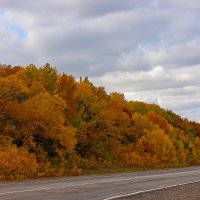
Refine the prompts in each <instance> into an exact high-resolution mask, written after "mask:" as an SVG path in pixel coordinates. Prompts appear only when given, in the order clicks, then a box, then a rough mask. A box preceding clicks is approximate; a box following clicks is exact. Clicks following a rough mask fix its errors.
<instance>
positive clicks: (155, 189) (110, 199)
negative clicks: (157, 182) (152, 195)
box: [103, 180, 200, 200]
mask: <svg viewBox="0 0 200 200" xmlns="http://www.w3.org/2000/svg"><path fill="white" fill-rule="evenodd" d="M199 182H200V180H197V181H193V182H187V183H181V184H177V185H169V186H165V187H159V188H153V189H149V190H141V191H137V192H133V193H129V194H122V195H118V196H112V197H109V198H106V199H103V200H113V199H117V198H122V197H128V196H134V195H137V194H142V193H147V192H152V191H157V190H162V189H168V188H172V187H177V186H183V185H189V184H192V183H199Z"/></svg>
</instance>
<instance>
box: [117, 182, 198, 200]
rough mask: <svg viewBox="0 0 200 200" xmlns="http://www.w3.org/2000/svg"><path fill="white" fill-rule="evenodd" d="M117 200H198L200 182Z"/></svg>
mask: <svg viewBox="0 0 200 200" xmlns="http://www.w3.org/2000/svg"><path fill="white" fill-rule="evenodd" d="M117 200H200V182H198V183H193V184H188V185H183V186H177V187H173V188H168V189H162V190H157V191H152V192H147V193H143V194H137V195H133V196H129V197H123V198H118V199H117Z"/></svg>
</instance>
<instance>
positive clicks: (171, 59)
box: [0, 0, 200, 121]
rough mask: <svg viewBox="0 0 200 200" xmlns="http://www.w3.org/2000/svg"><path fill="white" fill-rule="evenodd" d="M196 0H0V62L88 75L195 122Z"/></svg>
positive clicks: (198, 71) (199, 84) (198, 80)
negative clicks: (44, 66)
mask: <svg viewBox="0 0 200 200" xmlns="http://www.w3.org/2000/svg"><path fill="white" fill-rule="evenodd" d="M199 19H200V1H199V0H190V1H188V0H160V1H159V0H33V1H27V0H17V1H16V0H0V41H1V43H0V63H3V64H12V65H22V66H26V65H28V64H30V63H34V64H36V65H38V66H42V65H43V64H45V63H46V62H49V63H50V64H51V65H53V66H57V67H58V70H59V72H66V73H69V74H72V75H74V76H76V77H80V76H88V77H89V79H90V80H91V81H93V82H94V83H95V85H103V86H104V87H106V88H107V91H108V92H111V91H117V92H121V93H124V94H125V96H126V98H127V99H132V100H139V101H145V102H149V103H157V104H159V105H160V106H162V107H164V108H167V109H171V110H173V111H175V112H177V113H178V114H181V115H182V116H183V117H188V118H189V119H192V120H198V121H200V23H199Z"/></svg>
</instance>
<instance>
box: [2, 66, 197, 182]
mask: <svg viewBox="0 0 200 200" xmlns="http://www.w3.org/2000/svg"><path fill="white" fill-rule="evenodd" d="M195 164H200V124H199V123H197V122H191V121H189V120H187V119H183V118H181V117H180V116H178V115H177V114H175V113H173V112H172V111H168V110H164V109H162V108H160V107H159V106H158V105H155V104H147V103H144V102H137V101H126V100H125V98H124V95H123V94H119V93H111V94H107V93H106V92H105V90H104V88H103V87H96V86H94V85H93V84H92V83H91V82H90V81H89V80H88V79H87V78H84V79H80V81H78V82H77V81H76V80H75V78H74V77H73V76H71V75H68V74H59V73H58V72H57V70H56V68H53V67H51V66H50V65H49V64H46V65H44V66H43V67H40V68H38V67H36V66H34V65H29V66H27V67H20V66H17V67H16V66H15V67H12V66H6V65H1V66H0V180H5V179H25V178H35V177H46V176H62V175H71V174H72V175H79V174H81V169H90V168H95V167H100V166H120V167H138V168H166V167H182V166H190V165H195Z"/></svg>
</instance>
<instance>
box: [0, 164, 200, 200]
mask: <svg viewBox="0 0 200 200" xmlns="http://www.w3.org/2000/svg"><path fill="white" fill-rule="evenodd" d="M195 181H200V167H190V168H181V169H169V170H159V171H145V172H134V173H122V174H112V175H99V176H80V177H72V178H53V179H42V180H29V181H15V182H0V200H55V199H56V200H106V199H109V198H110V197H113V196H118V195H124V194H130V193H135V192H138V191H144V190H152V189H155V188H161V187H167V186H171V185H178V184H183V183H189V182H195Z"/></svg>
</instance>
